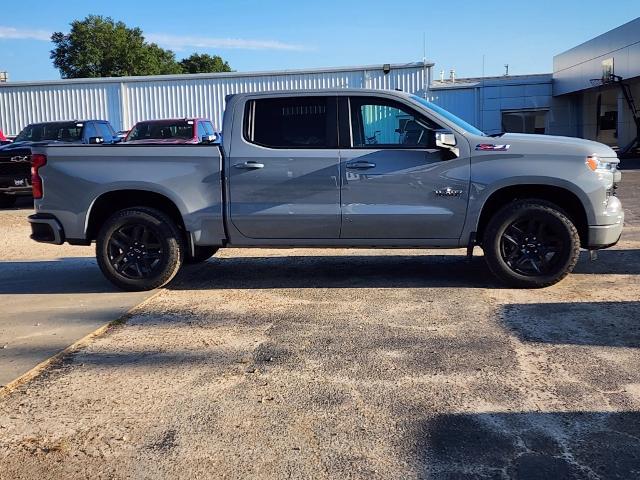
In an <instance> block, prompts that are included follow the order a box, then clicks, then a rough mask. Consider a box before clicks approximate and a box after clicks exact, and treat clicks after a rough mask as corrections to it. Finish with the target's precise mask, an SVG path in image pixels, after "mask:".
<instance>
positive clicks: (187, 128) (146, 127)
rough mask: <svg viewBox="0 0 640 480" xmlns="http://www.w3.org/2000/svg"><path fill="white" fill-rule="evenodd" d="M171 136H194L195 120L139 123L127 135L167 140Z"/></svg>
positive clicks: (129, 137) (134, 138) (132, 138)
mask: <svg viewBox="0 0 640 480" xmlns="http://www.w3.org/2000/svg"><path fill="white" fill-rule="evenodd" d="M169 138H179V139H191V138H193V120H176V121H159V122H141V123H138V124H137V125H136V126H135V127H133V129H132V130H131V132H130V133H129V136H128V137H127V141H131V140H165V139H169Z"/></svg>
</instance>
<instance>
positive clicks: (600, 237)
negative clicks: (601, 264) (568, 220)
mask: <svg viewBox="0 0 640 480" xmlns="http://www.w3.org/2000/svg"><path fill="white" fill-rule="evenodd" d="M623 226H624V212H623V211H620V213H619V220H618V222H617V223H614V224H613V225H589V244H588V248H589V249H591V250H596V249H600V248H607V247H612V246H614V245H615V244H616V243H618V240H620V236H621V235H622V227H623Z"/></svg>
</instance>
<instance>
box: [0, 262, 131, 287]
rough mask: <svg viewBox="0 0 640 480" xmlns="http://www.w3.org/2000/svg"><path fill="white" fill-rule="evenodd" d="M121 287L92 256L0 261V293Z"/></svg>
mask: <svg viewBox="0 0 640 480" xmlns="http://www.w3.org/2000/svg"><path fill="white" fill-rule="evenodd" d="M118 291H119V290H118V289H117V288H116V287H115V286H113V285H112V284H111V283H109V282H108V281H107V279H106V278H104V276H103V275H102V273H101V272H100V269H99V268H98V264H97V263H96V260H95V259H94V258H91V257H70V258H61V259H59V260H44V261H0V295H14V294H59V293H68V294H73V293H107V292H118Z"/></svg>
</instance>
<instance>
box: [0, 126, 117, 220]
mask: <svg viewBox="0 0 640 480" xmlns="http://www.w3.org/2000/svg"><path fill="white" fill-rule="evenodd" d="M117 141H118V139H117V138H116V136H115V130H114V129H113V127H112V126H111V124H110V123H109V122H107V121H105V120H82V121H77V120H76V121H65V122H46V123H33V124H31V125H27V126H26V127H25V128H24V129H23V130H22V131H21V132H20V134H19V135H18V136H17V137H16V138H15V139H14V141H13V143H10V144H8V145H4V146H2V147H0V208H6V207H10V206H12V205H13V204H14V203H15V202H16V199H17V197H18V196H21V195H31V148H32V147H34V146H36V145H46V144H51V143H58V144H68V143H86V144H88V143H96V144H97V143H115V142H117Z"/></svg>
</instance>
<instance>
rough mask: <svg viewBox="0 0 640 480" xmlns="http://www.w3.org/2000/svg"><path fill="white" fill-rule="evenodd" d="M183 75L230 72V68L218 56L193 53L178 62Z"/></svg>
mask: <svg viewBox="0 0 640 480" xmlns="http://www.w3.org/2000/svg"><path fill="white" fill-rule="evenodd" d="M180 66H181V67H182V71H183V72H184V73H212V72H230V71H231V67H230V66H229V64H228V63H227V62H225V61H224V60H223V59H222V57H220V56H218V55H209V54H207V53H203V54H198V53H194V54H193V55H191V56H190V57H187V58H185V59H183V60H181V61H180Z"/></svg>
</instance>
